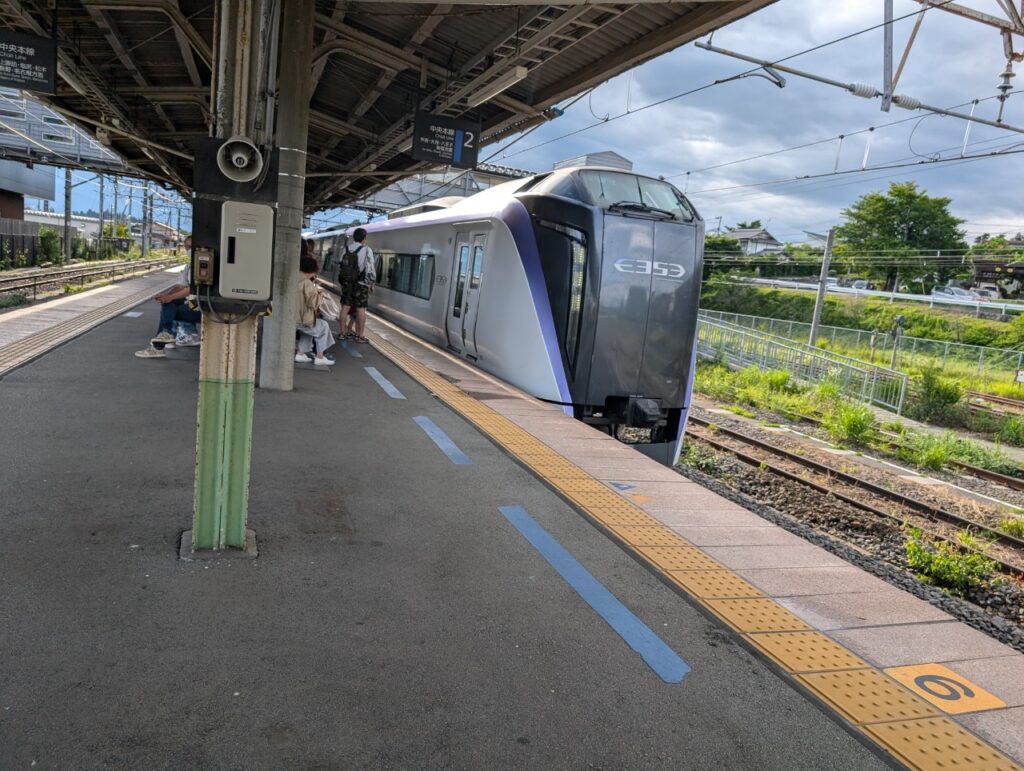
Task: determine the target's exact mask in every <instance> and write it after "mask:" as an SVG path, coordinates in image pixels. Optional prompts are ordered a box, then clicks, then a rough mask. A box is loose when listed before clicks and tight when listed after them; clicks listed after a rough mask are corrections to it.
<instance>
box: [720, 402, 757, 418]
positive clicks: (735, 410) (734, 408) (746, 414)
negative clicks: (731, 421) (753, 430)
mask: <svg viewBox="0 0 1024 771" xmlns="http://www.w3.org/2000/svg"><path fill="white" fill-rule="evenodd" d="M725 409H727V410H729V412H731V413H732V414H733V415H739V416H740V417H742V418H754V417H757V415H756V413H753V412H751V411H750V410H748V409H747V408H746V407H740V406H739V405H736V404H729V405H726V407H725Z"/></svg>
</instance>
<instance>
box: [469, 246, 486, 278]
mask: <svg viewBox="0 0 1024 771" xmlns="http://www.w3.org/2000/svg"><path fill="white" fill-rule="evenodd" d="M483 271H484V248H483V247H482V246H475V247H473V276H472V278H471V279H470V281H469V288H470V289H476V288H477V287H479V286H480V274H481V273H483Z"/></svg>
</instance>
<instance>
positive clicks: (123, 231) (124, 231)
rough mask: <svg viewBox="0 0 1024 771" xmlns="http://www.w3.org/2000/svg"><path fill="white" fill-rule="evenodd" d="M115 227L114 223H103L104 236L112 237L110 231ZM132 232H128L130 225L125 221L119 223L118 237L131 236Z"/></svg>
mask: <svg viewBox="0 0 1024 771" xmlns="http://www.w3.org/2000/svg"><path fill="white" fill-rule="evenodd" d="M112 228H113V225H112V223H110V222H107V223H104V225H103V237H104V238H110V231H111V229H112ZM130 237H131V233H129V232H128V226H127V225H125V224H124V223H123V222H118V223H117V236H116V238H130Z"/></svg>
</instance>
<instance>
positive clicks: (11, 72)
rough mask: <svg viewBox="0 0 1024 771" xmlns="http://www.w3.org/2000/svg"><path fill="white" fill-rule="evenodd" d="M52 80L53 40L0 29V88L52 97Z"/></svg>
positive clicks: (54, 61) (55, 45) (53, 61)
mask: <svg viewBox="0 0 1024 771" xmlns="http://www.w3.org/2000/svg"><path fill="white" fill-rule="evenodd" d="M56 78H57V43H56V41H55V40H53V39H52V38H48V37H38V36H36V35H27V34H25V33H24V32H12V31H10V30H0V86H5V87H7V88H18V89H22V90H24V91H35V92H36V93H39V94H54V93H56V88H55V86H56Z"/></svg>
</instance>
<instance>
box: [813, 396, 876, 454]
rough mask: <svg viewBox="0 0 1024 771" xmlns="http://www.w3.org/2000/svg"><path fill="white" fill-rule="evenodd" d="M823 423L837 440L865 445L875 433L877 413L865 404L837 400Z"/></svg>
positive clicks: (826, 414)
mask: <svg viewBox="0 0 1024 771" xmlns="http://www.w3.org/2000/svg"><path fill="white" fill-rule="evenodd" d="M822 425H823V426H824V427H825V430H826V431H828V434H829V436H830V437H832V439H834V440H835V441H837V442H840V443H849V444H860V445H865V444H868V443H869V442H870V440H871V437H872V436H873V435H874V433H875V428H876V426H875V414H874V413H873V412H872V411H871V410H870V409H869V408H868V407H866V406H865V405H863V404H858V403H855V402H847V401H837V402H836V403H835V404H834V405H833V407H832V409H831V410H829V411H828V412H826V413H825V417H824V419H823V421H822Z"/></svg>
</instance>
